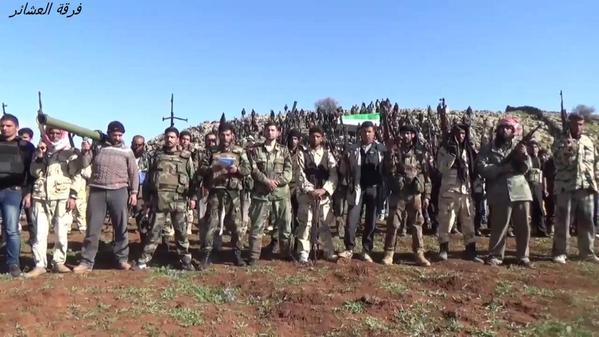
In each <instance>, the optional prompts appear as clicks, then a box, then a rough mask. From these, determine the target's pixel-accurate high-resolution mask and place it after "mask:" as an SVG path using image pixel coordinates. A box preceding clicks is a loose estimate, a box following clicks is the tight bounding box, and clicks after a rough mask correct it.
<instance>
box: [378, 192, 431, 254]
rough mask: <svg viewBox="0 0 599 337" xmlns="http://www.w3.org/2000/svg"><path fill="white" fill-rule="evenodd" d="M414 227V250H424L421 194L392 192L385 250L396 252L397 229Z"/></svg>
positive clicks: (416, 251)
mask: <svg viewBox="0 0 599 337" xmlns="http://www.w3.org/2000/svg"><path fill="white" fill-rule="evenodd" d="M402 224H403V225H404V226H410V227H411V228H412V251H413V252H414V253H419V252H424V239H423V237H422V224H424V217H423V216H422V200H421V195H420V194H416V195H410V196H400V195H398V194H391V196H390V197H389V216H388V217H387V233H386V235H385V251H392V252H395V250H396V249H395V245H396V241H397V230H398V229H399V228H400V227H401V226H402Z"/></svg>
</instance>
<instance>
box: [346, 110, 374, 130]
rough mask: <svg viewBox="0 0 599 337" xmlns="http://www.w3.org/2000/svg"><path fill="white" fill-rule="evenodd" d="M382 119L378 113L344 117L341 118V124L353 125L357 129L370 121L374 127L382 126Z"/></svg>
mask: <svg viewBox="0 0 599 337" xmlns="http://www.w3.org/2000/svg"><path fill="white" fill-rule="evenodd" d="M380 118H381V117H380V114H378V113H371V114H356V115H343V116H341V122H342V123H343V125H347V126H349V125H351V126H355V127H357V126H358V125H360V124H363V123H364V122H367V121H370V122H372V123H373V124H374V125H377V126H378V125H379V124H380Z"/></svg>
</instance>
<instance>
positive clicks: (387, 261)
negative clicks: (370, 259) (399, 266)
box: [383, 250, 395, 266]
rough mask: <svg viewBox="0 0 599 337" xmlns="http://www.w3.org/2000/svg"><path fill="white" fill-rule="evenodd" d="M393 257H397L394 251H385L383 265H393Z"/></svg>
mask: <svg viewBox="0 0 599 337" xmlns="http://www.w3.org/2000/svg"><path fill="white" fill-rule="evenodd" d="M393 255H395V252H393V251H392V250H386V251H385V256H384V257H383V264H384V265H385V266H390V265H392V264H393Z"/></svg>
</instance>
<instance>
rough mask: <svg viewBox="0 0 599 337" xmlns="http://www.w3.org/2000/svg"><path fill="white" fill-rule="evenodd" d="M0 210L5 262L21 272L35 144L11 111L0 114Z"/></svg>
mask: <svg viewBox="0 0 599 337" xmlns="http://www.w3.org/2000/svg"><path fill="white" fill-rule="evenodd" d="M0 128H1V129H0V164H1V165H0V212H1V215H2V237H3V238H4V240H5V241H6V265H7V267H8V272H9V273H10V275H11V276H13V277H18V276H20V275H21V267H20V262H19V255H20V253H21V237H20V233H19V216H20V214H21V207H22V208H25V209H27V208H29V207H30V206H31V185H32V183H33V179H32V177H31V174H30V172H29V167H30V164H31V159H32V158H33V153H34V152H35V146H33V145H32V144H31V143H30V142H25V141H22V140H21V138H20V137H19V136H18V135H17V130H18V129H19V120H18V119H17V117H15V116H14V115H11V114H5V115H2V117H0Z"/></svg>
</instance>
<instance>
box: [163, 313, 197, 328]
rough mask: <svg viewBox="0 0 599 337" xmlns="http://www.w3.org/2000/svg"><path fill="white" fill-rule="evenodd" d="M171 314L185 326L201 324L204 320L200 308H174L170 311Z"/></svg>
mask: <svg viewBox="0 0 599 337" xmlns="http://www.w3.org/2000/svg"><path fill="white" fill-rule="evenodd" d="M169 314H170V316H171V317H173V318H174V319H176V320H177V321H178V322H179V324H181V326H183V327H186V328H187V327H190V326H198V325H201V324H202V323H203V322H204V320H203V319H202V314H201V313H200V312H199V311H198V310H194V309H192V308H174V309H172V310H170V312H169Z"/></svg>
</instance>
